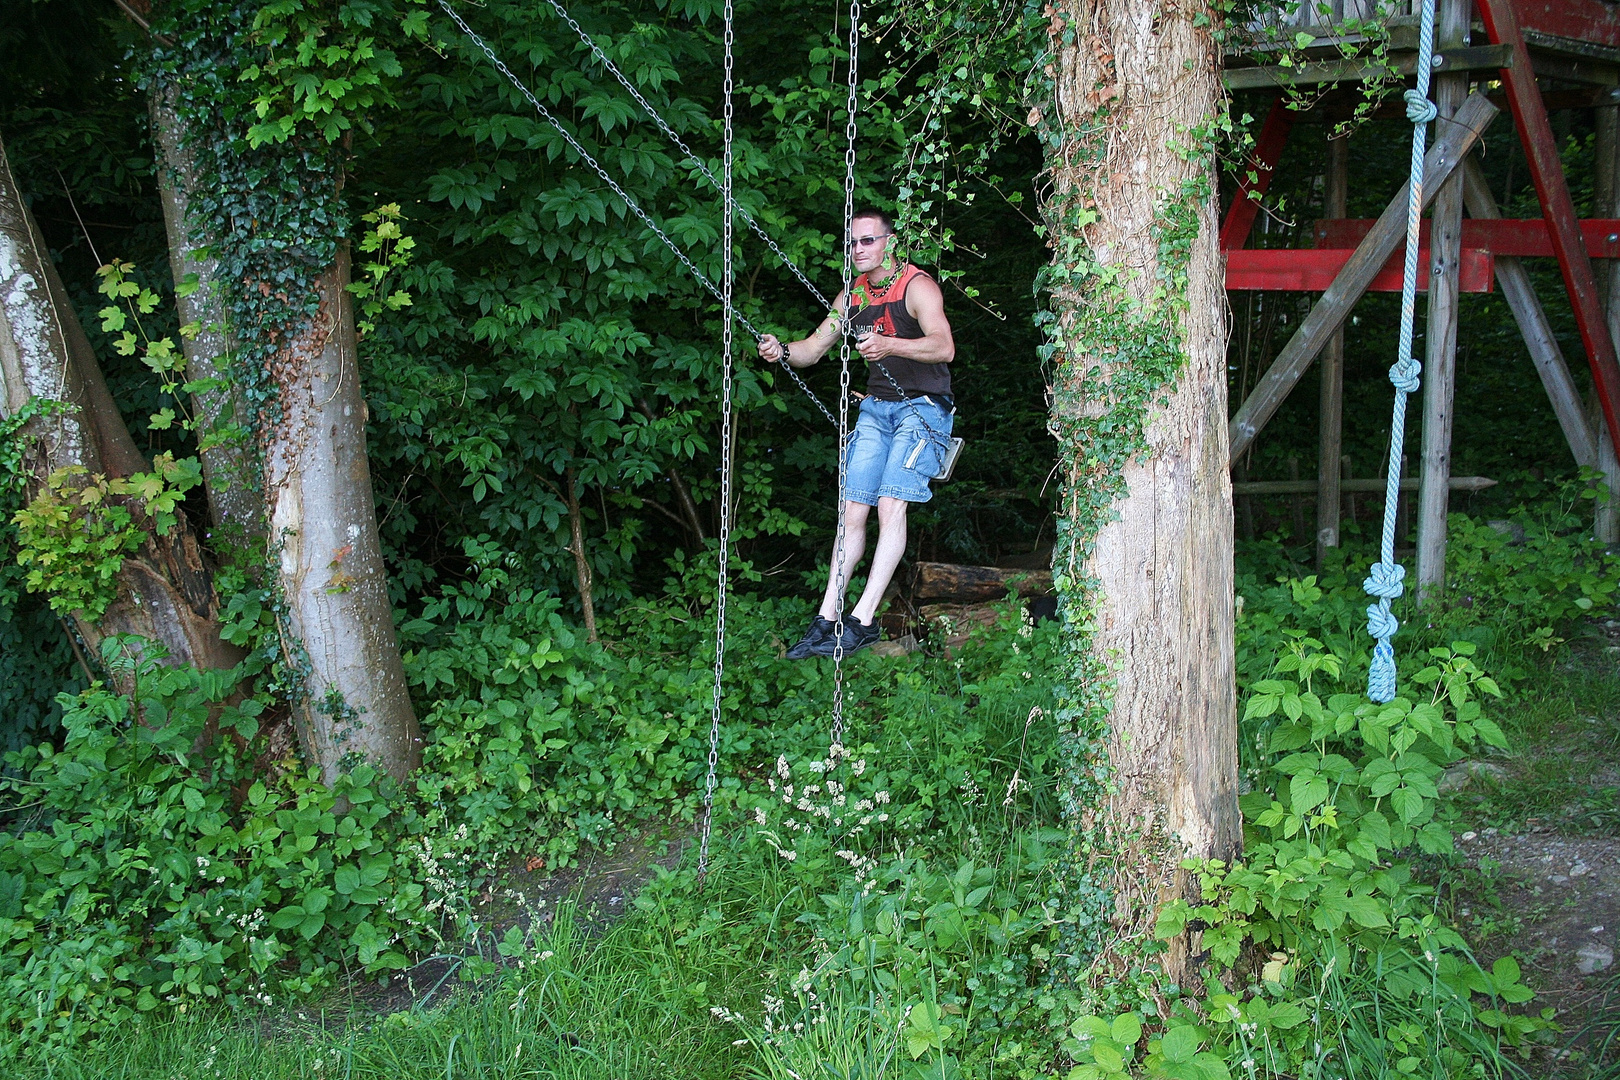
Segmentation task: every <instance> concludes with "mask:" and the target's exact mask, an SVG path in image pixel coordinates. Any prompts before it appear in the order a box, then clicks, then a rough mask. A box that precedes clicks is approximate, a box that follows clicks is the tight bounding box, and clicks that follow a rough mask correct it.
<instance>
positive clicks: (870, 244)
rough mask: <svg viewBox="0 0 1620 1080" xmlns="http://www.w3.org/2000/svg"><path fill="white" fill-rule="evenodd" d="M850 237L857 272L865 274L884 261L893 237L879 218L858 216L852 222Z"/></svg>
mask: <svg viewBox="0 0 1620 1080" xmlns="http://www.w3.org/2000/svg"><path fill="white" fill-rule="evenodd" d="M849 239H850V244H851V252H852V255H853V258H854V262H855V272H856V273H857V274H864V273H866V272H868V271H870V270H874V269H876V268H877V267H878V266H879V265H880V264H881V263H882V262H883V254H884V252H886V251H888V249H889V241H890V240H891V239H892V234H890V232H889V230H888V229H885V228H884V227H883V222H882V220H881V219H879V218H869V217H858V218H856V219H855V220H854V221H853V222H851V223H850V227H849Z"/></svg>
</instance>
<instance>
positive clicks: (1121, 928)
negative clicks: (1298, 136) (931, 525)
mask: <svg viewBox="0 0 1620 1080" xmlns="http://www.w3.org/2000/svg"><path fill="white" fill-rule="evenodd" d="M1047 11H1048V13H1049V17H1050V25H1049V33H1050V40H1049V47H1050V50H1051V51H1050V54H1049V58H1048V63H1049V65H1050V66H1048V67H1046V69H1045V71H1046V74H1047V76H1048V77H1049V78H1050V79H1051V80H1052V83H1053V85H1052V87H1051V94H1052V96H1051V100H1050V101H1049V102H1047V103H1045V104H1044V105H1043V106H1042V108H1043V109H1045V110H1049V112H1050V114H1051V115H1044V116H1043V115H1042V113H1041V110H1040V109H1038V110H1037V112H1036V114H1034V115H1033V116H1032V121H1033V122H1036V123H1042V124H1043V126H1044V127H1045V130H1046V146H1047V155H1048V156H1047V164H1048V170H1049V175H1050V180H1051V184H1050V187H1049V189H1048V191H1047V193H1046V204H1045V206H1044V207H1043V210H1044V213H1045V216H1046V220H1047V223H1048V228H1049V230H1050V234H1049V235H1050V243H1051V244H1052V246H1053V247H1054V249H1055V252H1056V254H1055V257H1054V261H1053V264H1052V270H1051V277H1050V280H1051V282H1052V283H1053V284H1052V306H1053V311H1054V314H1055V315H1056V317H1057V321H1056V330H1055V332H1054V336H1055V337H1056V341H1055V342H1054V344H1055V345H1056V351H1055V352H1054V355H1053V360H1054V362H1055V365H1056V370H1055V371H1054V373H1053V381H1054V386H1053V405H1052V419H1051V423H1052V428H1053V431H1054V433H1055V434H1057V435H1058V438H1059V442H1060V455H1061V460H1060V469H1061V471H1062V472H1063V474H1064V476H1065V478H1066V479H1065V490H1064V492H1063V494H1062V496H1061V498H1062V500H1063V501H1062V503H1061V507H1062V510H1063V513H1064V515H1065V519H1066V520H1065V523H1064V533H1065V536H1066V542H1065V543H1063V544H1060V546H1059V548H1058V551H1057V553H1056V557H1055V560H1054V569H1055V571H1056V573H1057V577H1058V584H1059V588H1060V590H1062V591H1063V593H1064V598H1063V599H1064V604H1065V626H1066V628H1067V630H1066V633H1067V635H1068V637H1069V643H1068V648H1070V649H1080V650H1083V651H1084V653H1085V657H1084V659H1083V660H1082V662H1081V670H1082V671H1089V672H1094V673H1097V678H1096V682H1095V683H1094V684H1093V685H1091V686H1089V687H1086V686H1082V687H1081V688H1080V689H1079V690H1078V691H1076V690H1075V689H1074V688H1073V687H1071V690H1070V692H1071V693H1078V694H1080V695H1090V696H1089V697H1083V696H1082V697H1081V698H1080V699H1079V700H1078V701H1077V703H1076V704H1075V705H1072V706H1071V710H1072V711H1073V712H1074V713H1075V714H1076V715H1080V716H1082V717H1083V716H1085V715H1087V714H1090V715H1097V714H1102V713H1104V711H1106V727H1104V728H1101V729H1100V730H1099V731H1098V732H1097V735H1096V737H1097V738H1100V739H1101V740H1103V745H1104V746H1105V748H1106V753H1107V755H1108V759H1109V760H1108V764H1109V766H1110V770H1111V772H1110V777H1111V783H1110V785H1109V787H1108V789H1107V793H1106V795H1104V794H1103V793H1101V792H1099V793H1098V795H1097V796H1096V797H1097V798H1099V799H1104V798H1105V799H1106V804H1105V805H1103V806H1084V805H1080V806H1074V807H1071V809H1070V814H1071V816H1072V817H1075V818H1078V819H1080V820H1082V821H1089V820H1091V819H1092V818H1093V817H1094V816H1095V815H1096V814H1098V813H1099V812H1100V814H1101V818H1100V824H1101V827H1102V829H1103V831H1104V832H1105V833H1106V835H1107V838H1108V840H1109V841H1110V844H1109V846H1110V848H1111V850H1112V852H1113V856H1112V860H1113V861H1112V875H1113V881H1112V887H1113V896H1114V908H1113V912H1112V915H1113V919H1114V923H1115V929H1116V932H1117V933H1118V934H1119V935H1120V936H1121V937H1122V938H1124V939H1130V938H1135V937H1139V936H1141V935H1143V934H1145V933H1146V932H1147V931H1148V930H1150V929H1151V927H1152V924H1153V919H1154V915H1155V913H1156V911H1157V910H1158V909H1159V908H1160V907H1161V906H1162V905H1163V904H1164V903H1165V902H1167V901H1169V900H1172V899H1175V898H1178V897H1188V898H1192V899H1193V900H1194V902H1195V903H1196V902H1197V899H1196V897H1197V881H1196V878H1195V877H1194V876H1193V875H1190V874H1189V873H1188V872H1186V871H1184V870H1182V869H1181V868H1180V863H1181V861H1182V859H1183V858H1186V857H1188V856H1194V857H1204V858H1220V859H1230V858H1232V857H1233V856H1234V855H1236V854H1238V853H1239V851H1240V850H1241V846H1242V827H1241V818H1240V815H1239V812H1238V807H1237V715H1236V692H1235V675H1234V657H1233V592H1232V590H1233V569H1232V555H1233V552H1232V501H1231V483H1230V479H1229V477H1228V475H1227V406H1226V348H1225V346H1226V297H1225V294H1224V291H1223V274H1222V265H1221V258H1220V253H1219V250H1218V246H1217V239H1216V237H1217V230H1218V221H1217V217H1216V210H1217V207H1216V201H1215V200H1216V196H1215V192H1216V191H1217V185H1216V178H1215V174H1214V169H1213V158H1212V156H1211V155H1210V154H1209V153H1206V152H1202V151H1199V150H1197V149H1196V148H1194V147H1193V146H1192V145H1191V144H1192V143H1193V140H1194V139H1195V137H1196V136H1195V135H1193V134H1192V133H1193V132H1194V131H1195V130H1196V129H1198V128H1199V127H1200V126H1201V125H1203V124H1205V122H1206V121H1208V120H1210V119H1211V118H1213V117H1214V116H1215V115H1216V114H1217V112H1218V111H1219V109H1220V107H1221V106H1220V99H1221V89H1220V82H1219V72H1218V59H1217V57H1218V50H1217V48H1216V46H1215V44H1214V42H1213V40H1212V38H1211V36H1210V31H1209V25H1210V23H1211V22H1216V21H1218V19H1219V16H1218V14H1217V13H1215V12H1214V11H1212V10H1211V8H1210V7H1209V6H1208V5H1207V4H1206V3H1203V2H1194V3H1193V4H1191V5H1185V6H1182V7H1174V6H1171V7H1165V6H1161V5H1152V4H1140V3H1136V2H1134V0H1063V2H1062V3H1060V4H1058V5H1056V6H1055V7H1053V6H1049V7H1048V8H1047ZM1195 18H1196V20H1197V21H1198V22H1199V23H1201V24H1202V25H1195ZM1142 380H1146V385H1144V384H1143V381H1142ZM1156 380H1157V381H1156ZM1161 382H1162V385H1161ZM1132 425H1140V426H1139V427H1135V428H1132ZM1127 428H1131V429H1132V430H1134V431H1136V432H1139V438H1138V437H1136V436H1134V435H1133V436H1127V437H1123V438H1124V441H1121V439H1122V436H1120V435H1119V434H1118V433H1119V432H1120V431H1122V430H1125V429H1127ZM1110 447H1113V448H1116V449H1118V451H1119V452H1118V455H1117V457H1116V458H1114V459H1113V460H1110V458H1109V454H1110V453H1111V452H1112V451H1111V450H1110V449H1109V448H1110ZM1099 491H1106V492H1110V493H1112V494H1113V495H1114V496H1115V498H1113V500H1112V502H1111V504H1110V502H1109V501H1108V500H1107V499H1106V498H1104V499H1103V500H1102V501H1101V502H1098V501H1097V494H1096V493H1097V492H1099ZM1093 536H1094V538H1093ZM1077 734H1079V735H1085V734H1086V732H1085V731H1084V730H1081V731H1079V732H1077ZM1077 741H1078V742H1080V743H1084V741H1085V740H1084V739H1083V738H1082V739H1079V740H1077ZM1070 768H1071V770H1074V769H1075V767H1074V766H1070ZM1083 773H1084V769H1083V768H1081V769H1078V770H1075V771H1072V772H1071V775H1081V774H1083ZM1197 951H1198V944H1197V940H1196V934H1195V933H1189V934H1188V935H1187V936H1185V937H1184V938H1183V939H1180V940H1177V941H1174V942H1172V943H1171V947H1170V950H1169V951H1168V953H1166V954H1164V955H1163V956H1161V957H1160V958H1159V959H1160V961H1161V963H1162V964H1163V966H1164V969H1165V972H1166V974H1167V975H1168V976H1169V977H1170V978H1171V979H1172V980H1174V981H1176V982H1180V983H1183V984H1185V982H1186V980H1187V976H1188V975H1189V974H1190V972H1191V971H1192V968H1193V965H1194V960H1195V954H1196V953H1197Z"/></svg>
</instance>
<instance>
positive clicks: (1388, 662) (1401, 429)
mask: <svg viewBox="0 0 1620 1080" xmlns="http://www.w3.org/2000/svg"><path fill="white" fill-rule="evenodd" d="M1417 54H1418V57H1419V62H1418V66H1417V88H1416V89H1414V90H1408V91H1407V92H1406V94H1405V100H1406V117H1407V119H1408V120H1410V121H1412V179H1411V182H1410V184H1409V185H1408V191H1407V200H1406V265H1405V267H1404V271H1403V274H1402V277H1401V343H1400V352H1399V356H1398V359H1397V360H1396V361H1395V364H1394V365H1393V366H1392V367H1391V368H1390V369H1389V381H1390V382H1392V383H1394V384H1395V414H1394V418H1393V419H1392V420H1391V421H1390V427H1389V473H1388V479H1387V481H1386V483H1385V485H1384V532H1383V536H1382V538H1381V542H1380V545H1379V550H1378V561H1377V562H1376V563H1373V565H1372V568H1371V570H1370V571H1369V572H1368V574H1367V580H1366V581H1364V582H1362V585H1361V587H1362V588H1363V589H1365V590H1366V591H1367V593H1368V595H1370V596H1376V597H1377V598H1378V602H1377V603H1376V604H1373V605H1372V606H1371V607H1369V608H1368V609H1367V633H1368V634H1370V635H1371V636H1372V637H1374V638H1376V639H1377V641H1378V643H1377V644H1376V645H1374V646H1373V657H1372V669H1371V670H1370V671H1369V672H1368V673H1367V696H1368V697H1370V698H1372V699H1373V700H1374V701H1377V702H1380V703H1382V702H1388V701H1393V700H1395V647H1394V646H1393V645H1391V644H1390V639H1391V638H1393V637H1394V636H1395V631H1397V630H1399V629H1400V625H1401V624H1400V623H1399V622H1397V621H1396V619H1395V616H1394V615H1391V614H1390V611H1389V605H1390V601H1392V600H1395V599H1397V598H1398V597H1399V596H1400V595H1401V594H1402V593H1403V592H1405V591H1406V586H1405V584H1404V579H1405V578H1406V567H1404V566H1402V565H1401V564H1400V563H1398V562H1396V561H1395V510H1396V506H1397V504H1398V503H1399V501H1400V495H1401V448H1402V444H1404V443H1405V442H1406V398H1407V395H1408V394H1415V393H1417V389H1418V383H1419V379H1418V377H1419V376H1420V375H1422V374H1423V364H1422V362H1421V361H1419V360H1416V359H1413V357H1412V322H1413V314H1414V312H1415V311H1416V309H1417V273H1418V229H1419V226H1420V223H1421V221H1422V218H1423V157H1424V153H1425V151H1426V150H1427V146H1426V143H1427V142H1428V124H1429V122H1430V121H1431V120H1433V119H1434V118H1435V116H1436V115H1438V110H1437V109H1436V108H1435V106H1434V102H1432V101H1430V100H1429V73H1430V70H1431V67H1432V62H1431V58H1432V57H1433V55H1434V0H1424V2H1423V18H1422V22H1421V23H1420V24H1419V29H1418V49H1417Z"/></svg>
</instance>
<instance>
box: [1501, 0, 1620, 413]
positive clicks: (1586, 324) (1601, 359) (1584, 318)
mask: <svg viewBox="0 0 1620 1080" xmlns="http://www.w3.org/2000/svg"><path fill="white" fill-rule="evenodd" d="M1479 14H1480V20H1481V21H1482V22H1483V23H1484V24H1485V33H1486V34H1487V35H1489V37H1490V39H1491V42H1492V44H1498V45H1511V46H1512V47H1513V62H1512V64H1511V66H1509V67H1504V68H1502V86H1503V88H1504V89H1505V90H1506V91H1507V99H1508V105H1509V107H1510V108H1511V109H1512V110H1513V123H1514V125H1515V126H1516V127H1517V128H1518V129H1519V141H1520V142H1521V143H1522V144H1523V145H1524V156H1525V161H1526V163H1527V164H1529V166H1530V179H1531V180H1532V181H1533V182H1534V183H1535V186H1536V198H1537V199H1538V200H1539V201H1540V203H1541V213H1542V216H1543V217H1544V218H1546V219H1547V232H1548V234H1549V235H1550V236H1551V237H1552V244H1553V253H1554V254H1555V255H1557V256H1558V268H1559V269H1560V270H1561V271H1563V275H1564V288H1565V289H1566V290H1567V291H1568V292H1569V299H1570V303H1571V306H1572V307H1574V309H1575V324H1576V325H1577V326H1578V327H1580V331H1581V344H1583V345H1584V346H1586V360H1587V363H1588V364H1590V365H1591V368H1592V385H1593V389H1594V391H1595V392H1596V396H1597V399H1598V402H1599V403H1600V404H1601V405H1602V407H1603V419H1604V423H1606V424H1607V425H1608V428H1609V438H1610V439H1612V440H1614V441H1615V442H1616V443H1620V358H1617V357H1616V355H1615V346H1614V338H1613V337H1611V336H1610V334H1609V326H1608V323H1607V321H1606V320H1605V318H1604V313H1603V310H1602V305H1601V303H1600V302H1599V298H1598V290H1597V279H1596V277H1595V276H1594V275H1593V273H1592V260H1591V259H1590V258H1588V257H1587V254H1586V245H1585V242H1584V240H1583V239H1582V237H1581V233H1580V224H1579V222H1578V220H1577V218H1576V217H1575V203H1574V202H1573V201H1572V200H1571V199H1570V195H1569V185H1568V184H1567V183H1566V182H1565V179H1564V163H1563V159H1562V158H1560V157H1559V152H1558V142H1557V140H1556V139H1555V138H1554V136H1553V133H1552V125H1551V124H1550V123H1549V122H1548V120H1547V108H1546V105H1545V103H1544V102H1543V101H1542V98H1541V88H1540V87H1539V86H1537V85H1536V74H1535V70H1534V68H1532V67H1531V64H1530V51H1529V49H1528V48H1527V47H1526V46H1525V43H1524V35H1523V34H1521V33H1520V32H1519V24H1518V20H1517V18H1516V16H1515V15H1514V13H1513V7H1512V4H1511V3H1510V0H1479Z"/></svg>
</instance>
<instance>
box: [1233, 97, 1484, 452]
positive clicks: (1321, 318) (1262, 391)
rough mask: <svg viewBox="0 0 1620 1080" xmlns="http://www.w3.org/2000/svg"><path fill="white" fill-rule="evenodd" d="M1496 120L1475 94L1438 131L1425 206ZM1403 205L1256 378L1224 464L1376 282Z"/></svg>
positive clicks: (1398, 197)
mask: <svg viewBox="0 0 1620 1080" xmlns="http://www.w3.org/2000/svg"><path fill="white" fill-rule="evenodd" d="M1495 116H1496V106H1494V105H1492V104H1491V103H1490V102H1489V101H1488V100H1486V99H1485V97H1484V96H1483V95H1482V94H1479V93H1474V94H1470V95H1469V96H1468V100H1466V101H1464V102H1463V104H1462V108H1460V109H1458V110H1457V115H1456V117H1454V118H1453V120H1452V122H1451V123H1449V124H1440V125H1437V126H1438V128H1439V132H1438V134H1437V136H1436V138H1435V142H1434V145H1433V146H1432V147H1431V148H1430V149H1429V153H1428V155H1427V156H1426V157H1425V159H1424V163H1423V176H1424V180H1423V200H1424V202H1425V203H1428V202H1429V201H1430V198H1431V193H1432V192H1433V191H1434V190H1435V189H1436V188H1437V187H1438V186H1439V185H1440V184H1441V183H1442V182H1443V181H1444V180H1445V178H1446V177H1448V176H1450V175H1451V171H1452V170H1453V169H1455V168H1456V167H1457V163H1458V162H1459V161H1461V160H1462V158H1463V156H1464V155H1466V154H1467V153H1468V151H1469V149H1471V148H1472V147H1473V145H1474V144H1475V143H1476V142H1477V141H1479V137H1480V135H1481V134H1482V133H1483V132H1484V131H1485V128H1486V127H1487V126H1489V124H1490V122H1491V120H1492V119H1494V118H1495ZM1406 201H1407V185H1405V184H1402V185H1401V189H1400V191H1398V192H1396V193H1395V198H1394V199H1393V200H1392V201H1391V202H1390V204H1389V208H1388V209H1386V210H1385V211H1384V214H1383V216H1382V217H1380V218H1379V219H1378V224H1377V225H1375V226H1373V229H1372V231H1371V232H1369V233H1368V234H1367V235H1366V237H1365V238H1364V239H1363V240H1362V241H1361V244H1360V245H1359V246H1358V247H1357V248H1356V250H1355V254H1353V255H1352V256H1351V257H1350V261H1349V262H1347V263H1346V264H1345V266H1344V269H1343V270H1341V271H1339V275H1338V277H1336V278H1334V279H1333V284H1332V285H1331V286H1329V287H1328V289H1327V290H1326V291H1325V292H1324V293H1323V294H1322V299H1321V300H1320V301H1318V302H1317V304H1316V306H1315V307H1313V308H1312V309H1311V313H1310V314H1309V315H1307V316H1306V317H1305V321H1304V322H1303V323H1301V324H1300V327H1299V329H1298V330H1296V331H1295V332H1294V336H1293V337H1292V338H1290V339H1289V341H1288V344H1287V345H1285V346H1283V350H1282V352H1280V353H1278V354H1277V359H1276V360H1274V361H1273V362H1272V364H1271V367H1270V369H1268V370H1267V371H1266V373H1265V374H1264V375H1263V376H1261V378H1260V382H1259V384H1258V385H1257V386H1256V387H1255V388H1254V392H1253V393H1251V394H1250V395H1249V399H1248V400H1247V401H1245V402H1244V403H1243V405H1242V407H1241V408H1239V409H1238V411H1237V415H1235V416H1233V417H1232V420H1231V422H1230V424H1229V425H1228V431H1229V434H1230V440H1231V442H1230V445H1231V450H1230V453H1229V456H1228V460H1232V459H1235V458H1236V457H1237V456H1238V455H1239V454H1241V453H1243V451H1245V450H1247V449H1248V448H1249V444H1250V443H1252V442H1253V441H1254V437H1255V436H1256V435H1258V434H1259V433H1260V429H1262V428H1264V427H1265V426H1266V422H1267V421H1268V420H1270V419H1271V417H1272V416H1273V415H1274V414H1275V413H1276V411H1277V409H1278V407H1279V406H1280V405H1282V403H1283V400H1284V399H1285V398H1287V397H1288V393H1289V391H1291V390H1292V389H1293V388H1294V386H1295V384H1297V383H1298V382H1299V377H1300V376H1301V375H1303V374H1304V373H1305V369H1306V368H1308V367H1310V366H1311V361H1313V360H1315V359H1316V355H1317V353H1319V352H1321V351H1322V346H1323V345H1325V344H1326V343H1327V339H1328V337H1329V336H1330V335H1331V334H1332V333H1333V331H1335V330H1337V329H1338V328H1339V326H1340V325H1341V324H1342V323H1343V322H1344V320H1345V317H1346V316H1347V315H1349V314H1350V309H1351V308H1352V307H1354V306H1355V303H1356V301H1357V300H1359V299H1361V296H1362V294H1363V293H1365V292H1366V291H1367V286H1368V285H1370V284H1372V280H1373V278H1375V277H1377V276H1378V271H1379V269H1380V268H1381V267H1382V266H1383V265H1384V260H1386V259H1388V258H1389V255H1390V252H1392V251H1394V250H1395V247H1396V245H1397V244H1399V243H1400V242H1401V238H1402V237H1403V236H1404V235H1405V232H1406Z"/></svg>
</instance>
